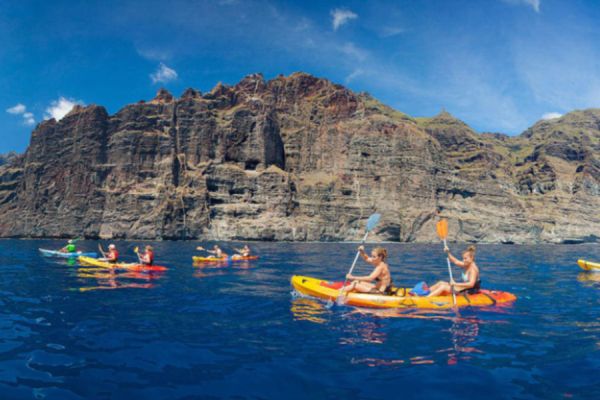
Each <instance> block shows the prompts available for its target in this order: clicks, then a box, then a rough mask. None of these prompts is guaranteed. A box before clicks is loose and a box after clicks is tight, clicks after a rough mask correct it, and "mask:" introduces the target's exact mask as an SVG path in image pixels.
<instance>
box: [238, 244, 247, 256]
mask: <svg viewBox="0 0 600 400" xmlns="http://www.w3.org/2000/svg"><path fill="white" fill-rule="evenodd" d="M235 251H237V252H238V253H239V255H240V256H242V257H250V247H248V245H247V244H246V245H244V247H242V248H241V249H235Z"/></svg>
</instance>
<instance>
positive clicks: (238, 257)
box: [192, 255, 258, 263]
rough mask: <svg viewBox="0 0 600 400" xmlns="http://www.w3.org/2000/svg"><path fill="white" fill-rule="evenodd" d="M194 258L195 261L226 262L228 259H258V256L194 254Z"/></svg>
mask: <svg viewBox="0 0 600 400" xmlns="http://www.w3.org/2000/svg"><path fill="white" fill-rule="evenodd" d="M192 260H194V263H224V262H228V261H252V260H258V256H248V257H244V256H238V255H234V256H231V257H200V256H194V257H192Z"/></svg>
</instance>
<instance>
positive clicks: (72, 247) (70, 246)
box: [59, 239, 77, 253]
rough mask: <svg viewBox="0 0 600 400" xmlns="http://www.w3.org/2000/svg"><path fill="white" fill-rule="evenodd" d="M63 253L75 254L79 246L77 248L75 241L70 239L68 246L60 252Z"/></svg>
mask: <svg viewBox="0 0 600 400" xmlns="http://www.w3.org/2000/svg"><path fill="white" fill-rule="evenodd" d="M59 251H60V252H61V253H75V252H76V251H77V246H75V241H74V240H73V239H69V241H68V242H67V245H66V246H65V247H63V248H62V249H60V250H59Z"/></svg>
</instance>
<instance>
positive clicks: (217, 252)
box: [196, 244, 228, 258]
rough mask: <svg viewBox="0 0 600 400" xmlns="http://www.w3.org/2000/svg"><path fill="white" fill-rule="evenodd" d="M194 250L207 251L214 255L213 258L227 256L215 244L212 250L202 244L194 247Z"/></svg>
mask: <svg viewBox="0 0 600 400" xmlns="http://www.w3.org/2000/svg"><path fill="white" fill-rule="evenodd" d="M196 250H200V251H206V252H207V253H209V254H212V255H213V256H215V258H227V257H228V256H227V254H225V253H224V252H223V250H221V248H220V247H219V246H217V245H216V244H215V245H214V246H213V249H212V250H208V249H205V248H204V247H202V246H199V247H196Z"/></svg>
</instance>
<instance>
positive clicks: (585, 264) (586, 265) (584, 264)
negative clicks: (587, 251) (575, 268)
mask: <svg viewBox="0 0 600 400" xmlns="http://www.w3.org/2000/svg"><path fill="white" fill-rule="evenodd" d="M577 265H579V266H580V267H581V269H583V270H585V271H600V263H593V262H590V261H585V260H577Z"/></svg>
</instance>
